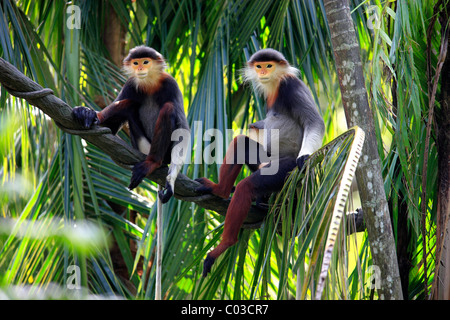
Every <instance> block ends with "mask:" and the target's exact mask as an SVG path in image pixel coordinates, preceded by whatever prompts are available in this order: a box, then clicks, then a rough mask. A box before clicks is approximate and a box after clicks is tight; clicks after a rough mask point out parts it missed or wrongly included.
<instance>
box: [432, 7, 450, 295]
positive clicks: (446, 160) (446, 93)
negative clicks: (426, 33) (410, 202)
mask: <svg viewBox="0 0 450 320" xmlns="http://www.w3.org/2000/svg"><path fill="white" fill-rule="evenodd" d="M449 14H450V3H449V2H448V3H447V7H446V8H444V9H443V10H442V11H441V13H440V19H439V20H440V23H441V35H442V38H444V34H445V33H447V37H448V30H447V28H448V27H449V26H448V20H449ZM449 52H450V42H449V44H447V55H446V57H445V62H444V65H443V67H442V78H441V81H442V83H441V108H440V110H438V111H437V112H436V121H437V127H438V139H437V140H438V145H437V149H438V207H437V221H436V227H437V230H436V271H435V278H434V284H433V298H434V299H444V300H448V299H450V234H449V223H450V219H449V217H450V78H449V76H448V75H449V74H450V54H449Z"/></svg>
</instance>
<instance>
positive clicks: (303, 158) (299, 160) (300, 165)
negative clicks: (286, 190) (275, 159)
mask: <svg viewBox="0 0 450 320" xmlns="http://www.w3.org/2000/svg"><path fill="white" fill-rule="evenodd" d="M308 157H309V154H304V155H303V156H301V157H298V158H297V167H298V170H302V168H303V165H304V164H305V161H306V160H307V159H308Z"/></svg>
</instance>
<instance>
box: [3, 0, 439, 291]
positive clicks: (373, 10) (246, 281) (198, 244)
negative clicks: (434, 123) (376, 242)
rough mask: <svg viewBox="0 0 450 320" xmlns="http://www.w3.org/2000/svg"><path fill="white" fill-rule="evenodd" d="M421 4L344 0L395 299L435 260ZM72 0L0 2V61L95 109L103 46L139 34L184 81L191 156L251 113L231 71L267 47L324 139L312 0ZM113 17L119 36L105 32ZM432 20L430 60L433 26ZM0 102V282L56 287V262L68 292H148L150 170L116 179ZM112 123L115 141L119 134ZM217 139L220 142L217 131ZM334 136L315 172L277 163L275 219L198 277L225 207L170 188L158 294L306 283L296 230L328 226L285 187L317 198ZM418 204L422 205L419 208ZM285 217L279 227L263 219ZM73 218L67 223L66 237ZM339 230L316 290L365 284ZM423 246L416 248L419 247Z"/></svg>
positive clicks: (331, 121) (354, 245)
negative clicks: (294, 79) (381, 194)
mask: <svg viewBox="0 0 450 320" xmlns="http://www.w3.org/2000/svg"><path fill="white" fill-rule="evenodd" d="M434 2H436V1H419V0H413V1H406V0H398V1H393V2H382V1H377V0H375V1H364V2H361V3H359V2H358V4H357V5H355V4H354V3H353V1H351V8H352V9H353V11H352V12H353V14H352V18H353V19H354V22H355V27H356V29H357V34H358V37H359V42H360V46H361V55H362V58H363V59H362V60H363V64H364V66H365V71H366V80H367V88H368V91H369V93H370V103H371V106H372V108H373V111H374V115H375V116H376V121H377V128H376V130H377V136H378V145H379V153H380V156H381V158H382V160H383V168H384V172H383V174H384V177H385V190H386V194H387V195H388V197H389V199H390V203H391V214H392V217H393V224H394V232H395V235H396V240H397V242H398V246H399V247H401V248H403V249H404V250H403V251H400V250H399V255H400V256H401V258H405V259H406V260H407V263H406V265H402V266H401V268H403V270H401V271H402V272H403V273H402V274H403V275H405V274H406V276H404V277H403V278H402V279H406V284H405V283H403V284H404V287H405V288H404V293H405V292H406V295H405V297H409V298H411V299H417V298H423V297H424V281H425V279H426V281H427V283H429V284H430V285H431V283H432V279H433V275H434V263H435V260H434V250H435V248H434V243H435V236H436V235H435V220H436V199H437V194H436V190H437V188H436V179H437V150H436V145H435V144H434V143H432V144H431V148H430V151H429V160H428V166H427V170H426V172H427V176H426V190H427V192H426V198H425V199H423V200H422V199H421V193H422V190H423V189H422V178H423V177H422V170H423V158H424V152H425V150H424V145H423V143H422V142H423V141H424V139H425V136H424V135H425V133H426V130H425V128H426V121H424V119H426V117H427V115H428V97H427V78H426V71H425V70H426V67H425V65H426V57H425V55H424V52H425V51H426V49H427V41H426V36H427V35H426V27H427V23H428V21H429V20H430V18H431V16H432V15H433V6H432V4H434ZM71 4H75V5H77V6H78V7H79V8H80V14H81V15H80V19H81V20H80V29H69V28H68V27H67V24H66V23H67V20H68V17H69V16H70V15H71V14H72V12H69V13H67V12H66V9H67V6H68V5H69V3H67V2H66V1H49V0H38V1H31V0H20V1H12V0H2V1H1V2H0V53H1V56H2V58H4V59H6V60H8V61H9V62H11V63H12V64H14V65H15V66H16V67H18V68H19V69H20V70H21V71H22V72H24V73H25V74H26V75H27V76H29V77H30V78H32V79H33V80H35V81H36V82H38V83H40V84H41V85H42V86H44V87H49V88H52V89H53V90H54V91H55V94H56V95H57V96H59V97H61V98H62V99H64V100H65V101H67V102H68V103H69V104H70V105H73V106H74V105H87V106H90V107H92V108H94V109H98V110H99V109H100V108H101V107H102V106H105V105H108V104H109V103H110V102H111V101H112V100H113V99H114V98H115V96H116V95H117V90H118V89H120V87H121V85H122V84H123V83H124V81H125V78H124V76H123V75H122V73H121V72H120V65H119V64H118V62H120V59H117V58H115V57H116V56H119V57H121V56H122V57H123V54H125V52H126V51H128V49H130V48H132V47H133V46H135V45H138V44H146V45H149V46H152V47H153V48H155V49H156V50H158V51H160V52H161V53H162V54H163V55H164V56H165V57H166V59H167V62H168V65H169V72H170V73H171V74H172V75H174V77H175V78H176V79H177V81H178V82H179V84H180V87H181V89H182V92H183V94H184V99H185V109H186V114H187V117H188V121H189V123H190V125H191V129H192V130H193V131H192V133H193V135H192V136H193V141H192V142H193V152H192V160H193V161H192V162H193V163H198V160H199V159H201V158H202V150H203V148H202V146H203V144H204V143H205V141H203V140H204V139H203V133H204V132H205V131H206V130H207V129H210V128H217V129H219V130H221V131H222V132H225V130H226V129H228V128H232V129H234V130H235V132H237V131H239V130H240V129H245V128H247V127H248V124H249V123H252V122H255V121H257V120H259V119H261V118H262V117H263V116H264V104H263V102H262V100H261V99H260V98H258V97H256V96H253V94H252V91H251V90H250V88H248V87H246V86H243V84H242V81H241V79H240V74H239V70H240V69H241V68H242V67H243V66H244V65H245V61H246V60H247V59H248V58H249V56H250V55H251V54H252V53H254V52H255V51H256V50H258V49H260V48H264V47H272V48H275V49H277V50H280V51H282V52H283V53H284V54H285V56H286V58H287V59H288V60H289V61H290V62H291V63H292V64H293V65H294V66H296V67H298V68H299V69H300V70H301V72H302V79H303V80H304V81H305V83H307V85H308V86H309V87H310V88H311V90H312V92H313V96H314V98H315V100H316V102H317V104H318V105H319V106H320V110H321V113H322V114H323V117H324V120H325V123H326V128H327V129H326V130H327V131H326V135H325V139H324V143H326V142H329V141H331V140H333V139H334V138H335V137H337V136H338V135H339V134H341V133H342V132H344V131H345V130H346V127H345V120H344V118H343V110H342V107H341V103H340V94H339V90H338V82H337V80H336V74H335V71H334V70H335V69H334V64H333V54H332V48H331V47H330V40H329V34H328V27H327V21H326V16H325V10H324V8H323V4H322V1H312V0H305V1H303V0H297V1H295V0H292V1H289V0H280V1H254V0H247V1H238V0H236V1H234V0H229V1H227V0H219V1H201V0H171V1H141V0H137V1H134V2H131V1H123V0H111V1H104V0H102V1H89V0H78V1H73V2H72V3H71ZM117 26H119V28H118V30H119V31H118V32H116V33H115V35H116V36H117V39H115V40H114V39H112V37H109V36H106V32H107V31H108V29H111V28H113V27H117ZM432 33H433V35H434V36H433V42H432V46H433V48H432V50H431V52H432V53H433V61H436V59H437V53H438V52H439V45H440V41H439V40H440V28H439V25H438V24H436V26H435V27H434V29H433V30H432ZM113 40H114V41H113ZM111 41H113V43H111ZM111 48H117V49H111ZM0 111H1V126H0V131H1V135H0V137H1V139H0V157H1V159H2V169H1V171H0V178H1V185H0V199H1V208H0V210H1V218H2V219H1V229H0V288H1V290H3V291H4V292H5V293H6V294H7V295H9V296H11V297H15V296H16V288H18V287H25V288H27V289H28V293H29V294H30V295H32V294H37V293H40V292H42V291H39V290H38V289H46V288H54V287H53V286H54V285H55V284H56V285H59V286H60V288H61V293H60V294H61V295H62V296H70V295H71V294H73V292H74V291H73V290H69V291H66V290H64V288H67V287H68V285H67V284H68V283H72V281H73V278H71V276H72V275H73V273H72V272H69V271H68V270H69V269H68V268H69V266H76V267H77V268H78V269H77V270H79V274H80V275H81V278H80V283H81V284H82V287H83V288H87V289H88V290H81V289H80V290H75V292H78V293H80V292H81V293H82V294H101V295H103V296H108V295H112V294H114V295H118V296H122V297H124V298H127V299H134V298H148V299H152V298H153V297H154V268H153V259H154V246H155V239H154V236H155V234H156V233H155V221H156V219H155V215H156V212H155V210H156V206H153V203H154V201H155V198H156V185H155V184H153V183H152V182H150V181H146V182H145V183H143V184H142V185H141V187H140V188H138V190H137V191H136V192H130V191H129V190H128V189H127V188H126V186H127V185H128V182H129V178H130V172H129V171H127V170H124V169H121V168H120V167H118V166H117V165H115V164H114V163H113V162H112V161H111V160H110V159H109V158H108V157H105V156H104V155H103V154H102V153H101V152H100V151H99V150H98V149H97V148H95V147H94V146H92V145H87V144H86V143H85V142H84V141H82V140H80V139H79V138H78V137H75V136H71V135H69V134H66V133H63V132H62V131H60V130H59V129H57V128H56V126H55V125H54V123H52V121H51V120H50V119H49V118H48V117H46V116H45V115H44V114H43V113H41V112H39V111H38V110H37V109H36V108H34V107H32V106H30V105H29V104H28V103H26V102H24V101H23V100H21V99H16V98H12V97H11V96H9V95H7V94H6V91H5V90H4V88H2V89H1V97H0ZM197 121H199V122H197ZM120 135H121V137H123V138H124V139H127V136H126V134H124V133H123V132H122V133H121V134H120ZM227 138H228V140H227V141H226V143H224V145H223V148H224V150H225V148H226V146H227V145H228V142H229V141H230V140H229V139H230V138H231V137H227ZM434 140H435V136H434V135H433V136H432V142H434ZM346 143H347V144H346ZM346 143H343V144H342V145H340V146H339V147H335V148H336V150H335V153H330V154H333V155H334V156H331V155H330V156H329V158H327V157H326V158H325V160H324V162H323V167H320V168H313V170H314V171H313V172H314V174H315V175H317V177H321V179H315V178H314V177H315V175H312V176H309V175H310V174H311V173H306V177H305V176H302V177H301V179H303V180H302V181H303V184H302V186H303V187H302V188H301V189H296V188H295V186H297V182H298V179H300V175H299V173H297V172H296V173H295V174H293V175H292V176H291V178H290V180H289V181H288V183H287V184H286V185H285V189H284V190H283V192H281V193H280V194H279V195H278V200H277V201H278V202H276V203H278V204H279V205H280V206H281V209H280V210H279V215H274V213H273V212H272V213H271V214H273V215H274V219H271V218H270V217H271V216H269V218H268V219H267V221H266V223H265V224H263V226H262V228H261V229H258V230H242V232H241V234H240V241H239V243H238V244H237V245H236V246H234V247H233V248H232V249H230V250H228V251H227V253H226V254H225V256H224V258H223V259H222V260H220V261H219V263H217V266H215V269H214V270H213V273H212V275H211V276H210V277H208V278H206V279H202V278H201V277H200V273H201V266H202V260H203V258H204V257H205V255H206V253H207V252H208V251H209V249H210V248H211V247H212V246H214V245H215V243H216V242H217V241H218V240H219V237H220V233H221V228H220V227H221V226H222V222H223V217H221V216H219V215H217V214H215V213H214V212H209V211H205V210H204V209H202V208H199V207H197V206H195V205H193V204H191V203H189V202H181V201H178V200H175V199H173V200H171V201H170V202H169V203H168V204H167V205H165V206H164V219H163V221H164V232H163V236H164V241H163V247H164V256H163V266H164V272H163V289H162V291H163V294H165V296H164V298H166V299H186V298H190V299H211V298H217V299H219V298H220V299H250V298H251V299H286V298H292V297H297V298H302V299H303V298H306V299H309V298H311V296H313V293H314V286H315V284H314V281H312V282H309V281H310V280H308V279H305V277H307V276H309V275H310V274H315V273H318V272H320V263H319V264H318V265H317V264H316V261H318V260H317V259H318V257H317V256H316V255H315V254H314V252H315V251H314V250H313V248H314V245H313V243H312V244H311V246H309V242H308V241H307V240H311V239H319V240H320V239H321V238H320V237H321V235H322V234H323V232H324V230H323V228H325V227H326V225H327V224H326V223H324V224H322V223H321V221H322V219H325V220H326V218H324V217H322V216H321V217H320V218H317V217H316V216H314V215H313V213H314V214H316V213H317V212H320V213H326V212H328V211H326V210H325V209H320V210H319V209H317V210H316V209H315V210H309V209H308V208H304V207H302V206H301V205H302V203H300V202H297V201H296V196H295V193H296V195H297V197H302V199H304V198H305V197H306V198H307V199H310V201H308V202H307V203H308V205H309V206H312V207H314V206H315V205H316V206H318V207H320V208H326V207H327V203H328V201H329V200H330V199H331V198H332V197H333V190H335V189H333V188H335V187H336V183H335V181H327V180H326V173H327V172H328V173H329V172H331V174H330V175H329V176H330V177H334V176H333V174H334V175H336V174H337V172H338V171H339V166H342V164H343V163H344V161H345V159H344V158H342V157H341V158H340V157H339V154H341V155H342V154H345V152H346V151H345V150H347V149H346V148H348V147H349V144H348V143H349V142H346ZM194 160H197V161H195V162H194ZM218 168H219V166H218V165H215V164H214V165H202V164H195V165H190V166H185V168H184V173H185V174H187V175H188V176H189V177H191V178H197V177H201V176H208V177H210V178H211V179H213V180H217V174H218ZM246 174H248V173H247V172H245V171H244V172H243V173H242V175H241V176H240V178H242V177H243V176H245V175H246ZM288 194H290V195H291V196H288ZM283 197H284V198H283ZM274 200H275V199H274ZM358 201H359V200H358V196H357V192H355V196H354V200H352V201H350V202H349V204H348V210H349V211H352V210H354V209H355V208H357V207H358V205H359V203H358ZM422 201H425V203H426V215H425V217H426V218H424V219H423V218H422V214H421V212H420V209H419V208H420V204H421V203H422ZM292 213H294V214H292ZM308 214H310V215H309V216H308ZM283 215H285V216H286V217H285V218H284V219H283V223H282V224H281V230H279V233H280V234H279V235H278V234H277V232H276V229H277V224H276V221H277V220H276V219H280V217H283ZM302 215H306V216H302ZM276 217H278V218H276ZM93 229H94V230H93ZM73 230H75V231H78V232H73V235H72V233H71V232H72V231H73ZM86 230H88V231H89V232H86ZM342 230H343V231H342V232H340V235H339V237H340V238H339V239H340V240H339V242H338V247H337V249H336V250H335V253H334V255H333V259H332V266H331V268H330V273H329V279H328V282H327V287H326V291H325V298H329V299H336V298H339V299H370V298H373V297H376V292H375V291H374V290H373V289H372V286H371V285H370V281H371V280H372V278H371V275H372V273H371V270H370V269H369V270H368V268H369V266H371V258H370V250H369V244H368V243H367V241H366V237H365V234H364V233H357V234H352V235H347V228H342ZM349 233H351V232H349ZM291 234H294V235H296V237H292V236H291ZM85 235H89V236H90V238H87V239H86V238H84V236H85ZM423 237H426V238H425V240H426V241H422V238H423ZM319 240H317V241H319ZM319 242H320V241H319ZM305 243H307V245H305ZM423 243H427V247H428V248H427V251H426V252H427V255H426V256H425V257H424V256H423ZM299 253H303V256H301V257H300V256H299ZM424 265H427V266H428V268H427V270H428V273H427V277H424ZM298 283H300V284H303V285H304V288H306V289H305V291H304V294H301V293H300V292H299V290H297V289H296V288H297V286H298ZM56 291H57V292H59V291H58V290H56ZM44 292H46V293H45V294H55V293H54V292H55V291H54V290H47V291H45V290H44ZM48 292H52V293H48ZM78 293H77V294H78Z"/></svg>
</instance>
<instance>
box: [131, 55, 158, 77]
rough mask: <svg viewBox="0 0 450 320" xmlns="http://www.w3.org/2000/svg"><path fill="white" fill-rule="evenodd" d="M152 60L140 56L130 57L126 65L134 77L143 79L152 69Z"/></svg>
mask: <svg viewBox="0 0 450 320" xmlns="http://www.w3.org/2000/svg"><path fill="white" fill-rule="evenodd" d="M152 66H153V60H152V59H150V58H140V59H132V60H131V61H130V62H129V64H128V67H129V68H131V69H132V70H133V73H134V75H135V76H136V78H139V79H145V78H146V77H147V75H148V73H149V71H150V70H151V69H152Z"/></svg>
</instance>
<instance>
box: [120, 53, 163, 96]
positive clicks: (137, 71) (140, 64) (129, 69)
mask: <svg viewBox="0 0 450 320" xmlns="http://www.w3.org/2000/svg"><path fill="white" fill-rule="evenodd" d="M165 66H166V64H165V62H164V59H162V57H161V59H156V60H155V59H152V58H150V57H144V58H134V59H131V60H129V61H126V62H124V65H123V70H124V71H125V73H126V74H127V75H128V77H130V78H132V79H133V80H134V83H135V84H136V87H137V88H142V89H144V88H146V90H149V89H150V88H155V86H157V85H158V83H159V81H160V78H161V75H162V74H163V72H164V68H165Z"/></svg>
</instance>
